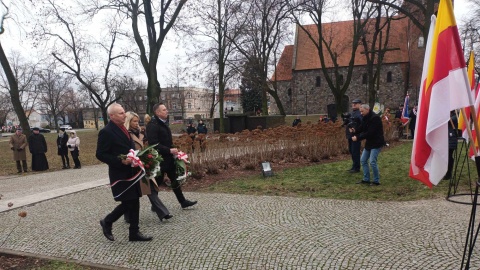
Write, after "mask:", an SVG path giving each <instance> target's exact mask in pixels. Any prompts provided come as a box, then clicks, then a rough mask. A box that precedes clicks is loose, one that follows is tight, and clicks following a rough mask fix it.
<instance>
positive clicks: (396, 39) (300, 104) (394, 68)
mask: <svg viewBox="0 0 480 270" xmlns="http://www.w3.org/2000/svg"><path fill="white" fill-rule="evenodd" d="M352 23H353V21H341V22H332V23H325V24H323V25H322V29H323V30H322V31H323V32H324V33H334V34H333V35H332V39H331V43H332V47H333V48H334V49H335V51H337V52H341V53H339V54H338V55H337V57H338V64H339V67H340V69H341V71H343V72H344V74H342V75H343V76H344V77H345V78H346V76H347V68H348V65H349V61H350V58H351V50H352V46H351V44H352V39H353V35H352V34H351V29H352ZM304 27H305V29H306V31H308V32H309V33H310V34H311V35H312V36H314V37H318V31H317V27H316V25H314V24H312V25H305V26H304ZM384 36H385V35H384ZM367 39H368V36H367ZM425 45H426V42H425V41H424V38H423V36H422V32H421V31H419V30H418V28H416V27H415V26H414V25H413V24H412V23H411V21H410V20H409V19H408V18H401V19H398V20H392V22H391V29H390V38H389V42H388V46H387V47H388V48H395V50H391V51H387V52H386V53H385V57H384V59H383V65H382V67H381V71H380V78H379V90H378V92H377V99H378V101H379V102H380V103H381V104H383V105H384V106H385V108H387V107H388V108H391V109H393V110H395V109H398V106H399V104H402V103H403V101H404V98H405V94H406V93H407V92H408V93H409V94H410V100H411V102H412V103H413V102H417V101H418V99H417V97H418V91H419V87H420V79H421V75H422V68H423V58H424V54H425ZM324 49H325V46H324ZM363 51H364V48H363V46H362V45H361V44H360V45H359V46H358V49H357V51H356V55H355V62H354V71H353V76H352V80H351V82H350V85H349V87H348V90H347V91H346V93H345V95H346V96H347V102H345V103H344V106H343V107H344V108H345V107H347V111H349V110H350V101H351V100H353V99H357V98H359V99H361V100H362V101H363V102H368V95H369V94H368V91H367V87H368V85H367V84H368V81H367V74H366V72H367V71H366V64H367V61H366V57H365V54H364V53H363ZM324 55H327V52H326V51H324ZM325 60H326V68H327V70H332V69H331V67H332V66H333V63H332V61H331V59H329V58H328V57H327V56H326V57H325ZM332 72H333V71H332ZM272 82H273V83H275V82H276V85H277V87H278V88H277V89H278V93H279V98H280V100H281V101H282V105H283V107H284V109H285V113H286V114H287V115H288V114H293V115H296V114H327V105H329V104H335V99H334V96H333V94H332V92H331V90H330V88H329V86H328V84H327V82H326V80H325V77H324V74H323V72H322V70H321V64H320V59H319V56H318V50H317V47H316V46H315V45H314V43H313V42H312V41H311V40H310V39H309V37H308V35H307V34H306V33H305V31H304V30H303V29H302V28H300V27H299V26H297V29H296V34H295V39H294V45H288V46H286V47H285V48H284V50H283V53H282V55H281V57H280V59H279V61H278V63H277V67H276V70H275V72H274V74H273V76H272ZM271 100H273V99H271ZM275 110H277V109H276V106H271V112H273V113H275V112H277V113H278V111H275ZM337 111H339V110H338V109H337Z"/></svg>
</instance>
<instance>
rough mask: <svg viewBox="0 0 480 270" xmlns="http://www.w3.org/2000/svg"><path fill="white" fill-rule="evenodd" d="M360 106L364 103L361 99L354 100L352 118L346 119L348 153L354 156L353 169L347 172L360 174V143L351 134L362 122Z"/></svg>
mask: <svg viewBox="0 0 480 270" xmlns="http://www.w3.org/2000/svg"><path fill="white" fill-rule="evenodd" d="M360 105H362V101H361V100H360V99H354V100H352V113H351V114H350V118H348V119H346V120H347V123H345V124H346V128H345V135H346V138H347V141H348V152H349V153H350V155H351V156H352V167H351V168H350V169H348V170H347V171H348V172H349V173H358V172H360V146H361V143H360V141H353V140H352V134H351V132H350V128H351V127H355V126H358V125H359V124H360V123H361V122H362V115H361V114H360Z"/></svg>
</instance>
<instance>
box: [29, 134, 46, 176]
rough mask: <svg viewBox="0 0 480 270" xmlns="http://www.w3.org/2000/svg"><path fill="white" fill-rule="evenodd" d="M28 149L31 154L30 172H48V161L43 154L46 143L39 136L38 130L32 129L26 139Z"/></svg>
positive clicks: (43, 138)
mask: <svg viewBox="0 0 480 270" xmlns="http://www.w3.org/2000/svg"><path fill="white" fill-rule="evenodd" d="M28 148H29V149H30V153H31V154H32V171H45V170H48V161H47V157H46V156H45V153H46V152H47V141H45V137H43V135H42V134H40V129H39V128H33V133H32V134H31V135H30V137H28Z"/></svg>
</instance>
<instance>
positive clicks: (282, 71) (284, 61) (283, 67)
mask: <svg viewBox="0 0 480 270" xmlns="http://www.w3.org/2000/svg"><path fill="white" fill-rule="evenodd" d="M293 49H294V46H293V45H287V46H285V48H284V49H283V52H282V56H280V60H278V64H277V69H276V70H275V72H274V73H273V75H272V79H271V80H272V81H290V80H291V79H292V64H293Z"/></svg>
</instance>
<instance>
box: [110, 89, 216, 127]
mask: <svg viewBox="0 0 480 270" xmlns="http://www.w3.org/2000/svg"><path fill="white" fill-rule="evenodd" d="M214 97H215V96H214V95H213V93H212V90H210V89H206V88H199V87H176V86H172V87H165V88H162V92H161V94H160V102H163V103H164V104H165V105H166V106H167V109H168V111H169V115H170V120H184V119H193V118H195V116H196V115H198V116H199V117H200V118H208V117H209V116H210V107H211V105H212V98H214ZM118 102H119V103H121V104H122V105H123V106H124V108H125V110H126V111H129V110H132V111H134V112H137V113H138V114H139V115H140V118H141V119H143V116H144V115H145V113H146V111H147V107H146V106H147V90H146V89H132V90H127V91H125V93H124V94H123V96H122V98H121V100H119V101H118Z"/></svg>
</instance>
